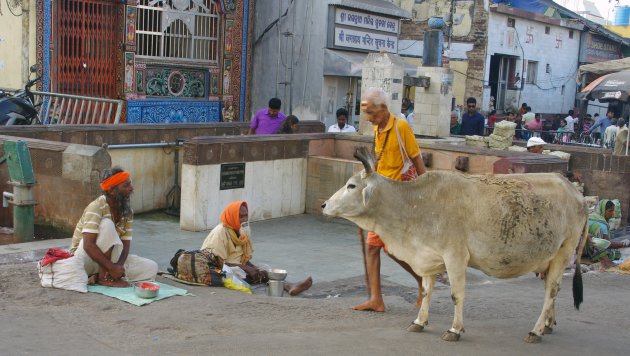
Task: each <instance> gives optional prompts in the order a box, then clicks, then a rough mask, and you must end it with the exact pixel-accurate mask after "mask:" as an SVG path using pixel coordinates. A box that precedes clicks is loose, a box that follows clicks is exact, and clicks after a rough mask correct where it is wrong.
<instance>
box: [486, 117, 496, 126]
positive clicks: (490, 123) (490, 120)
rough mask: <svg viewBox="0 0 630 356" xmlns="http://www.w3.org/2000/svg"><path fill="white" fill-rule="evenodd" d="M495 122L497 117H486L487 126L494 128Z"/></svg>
mask: <svg viewBox="0 0 630 356" xmlns="http://www.w3.org/2000/svg"><path fill="white" fill-rule="evenodd" d="M495 122H497V116H496V115H490V116H488V126H494V124H495Z"/></svg>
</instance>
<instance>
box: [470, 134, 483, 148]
mask: <svg viewBox="0 0 630 356" xmlns="http://www.w3.org/2000/svg"><path fill="white" fill-rule="evenodd" d="M466 146H471V147H481V148H488V138H487V137H483V136H477V135H473V136H466Z"/></svg>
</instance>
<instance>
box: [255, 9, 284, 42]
mask: <svg viewBox="0 0 630 356" xmlns="http://www.w3.org/2000/svg"><path fill="white" fill-rule="evenodd" d="M293 1H294V0H291V1H290V2H289V6H287V9H286V11H285V12H284V14H282V16H280V17H278V18H277V19H275V20H273V21H272V22H271V23H270V24H269V25H268V26H267V27H266V28H265V29H264V30H263V32H262V33H261V34H260V36H258V38H257V39H256V41H254V47H256V45H258V42H260V41H261V40H262V39H263V37H264V36H265V35H266V34H267V32H269V31H271V29H272V28H273V27H274V26H275V25H276V24H277V23H278V22H279V21H280V20H281V19H282V18H283V17H285V16H287V14H288V13H289V8H290V7H291V4H293Z"/></svg>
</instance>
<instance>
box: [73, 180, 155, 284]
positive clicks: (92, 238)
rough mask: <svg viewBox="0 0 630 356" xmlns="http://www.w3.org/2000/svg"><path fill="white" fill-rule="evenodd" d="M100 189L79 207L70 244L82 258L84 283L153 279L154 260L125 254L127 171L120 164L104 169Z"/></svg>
mask: <svg viewBox="0 0 630 356" xmlns="http://www.w3.org/2000/svg"><path fill="white" fill-rule="evenodd" d="M101 189H102V190H103V195H101V196H100V197H98V198H97V199H96V200H94V201H93V202H91V203H90V204H89V205H88V206H87V207H86V208H85V210H84V211H83V215H82V216H81V219H80V220H79V222H78V223H77V226H76V228H75V230H74V235H73V236H72V244H71V245H70V253H72V254H74V255H75V256H76V257H78V258H79V259H82V260H83V264H84V268H85V272H86V273H87V275H88V276H90V277H89V279H88V284H94V283H97V284H101V285H104V286H109V287H128V286H129V283H127V281H130V282H135V281H143V280H154V279H155V276H156V275H157V271H158V265H157V263H155V262H153V261H151V260H149V259H147V258H142V257H138V256H136V255H130V254H129V250H130V249H131V233H132V231H133V229H132V224H133V211H132V210H131V203H130V200H129V197H130V196H131V193H132V192H133V185H131V179H130V178H129V173H128V172H125V171H123V169H122V168H120V167H112V169H109V170H106V171H105V173H104V174H103V180H102V181H101ZM124 277H126V278H124Z"/></svg>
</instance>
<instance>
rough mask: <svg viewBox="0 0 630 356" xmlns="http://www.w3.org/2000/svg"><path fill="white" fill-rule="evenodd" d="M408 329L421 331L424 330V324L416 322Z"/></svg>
mask: <svg viewBox="0 0 630 356" xmlns="http://www.w3.org/2000/svg"><path fill="white" fill-rule="evenodd" d="M407 331H409V332H412V333H421V332H423V331H424V326H423V325H418V324H416V323H411V325H409V326H408V327H407Z"/></svg>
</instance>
